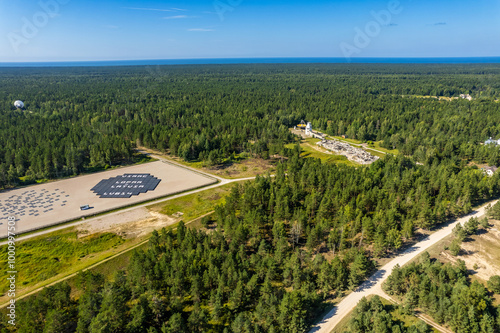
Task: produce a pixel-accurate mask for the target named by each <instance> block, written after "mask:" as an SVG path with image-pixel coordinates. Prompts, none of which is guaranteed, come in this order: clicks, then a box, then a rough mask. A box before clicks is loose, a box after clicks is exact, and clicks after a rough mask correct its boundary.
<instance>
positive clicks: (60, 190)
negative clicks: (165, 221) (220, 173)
mask: <svg viewBox="0 0 500 333" xmlns="http://www.w3.org/2000/svg"><path fill="white" fill-rule="evenodd" d="M125 173H149V174H151V175H153V176H154V177H157V178H159V179H161V182H160V183H159V184H158V186H157V187H156V189H155V190H154V191H148V192H147V193H141V194H139V195H137V196H132V197H130V198H99V196H97V195H96V194H95V193H93V192H92V191H91V188H92V187H94V186H95V185H96V184H98V183H99V182H100V181H101V180H103V179H107V178H110V177H116V176H119V175H123V174H125ZM216 182H217V180H216V179H214V178H210V177H208V176H205V175H202V174H200V173H196V172H193V171H190V170H188V169H185V168H182V167H179V166H176V165H173V164H170V163H166V162H165V161H157V162H152V163H146V164H141V165H136V166H131V167H125V168H119V169H115V170H111V171H105V172H100V173H95V174H92V175H85V176H81V177H76V178H71V179H65V180H60V181H55V182H51V183H47V184H40V185H33V186H29V187H24V188H20V189H15V190H11V191H5V192H1V193H0V223H2V224H1V225H0V237H5V236H6V235H7V224H8V220H7V219H8V218H9V217H11V218H15V219H16V225H15V227H16V233H22V232H26V231H29V230H35V229H40V228H43V227H47V226H51V225H56V224H59V223H62V222H66V221H71V220H75V219H81V218H83V217H86V216H91V215H95V214H98V213H103V212H106V211H109V210H113V209H117V208H121V207H125V206H129V205H132V204H136V203H140V202H144V201H148V200H152V199H156V198H161V197H165V196H168V195H171V194H175V193H179V192H184V191H187V190H191V189H194V188H198V187H202V186H206V185H210V184H213V183H216ZM81 205H89V206H90V207H92V209H89V210H86V211H81V210H80V206H81Z"/></svg>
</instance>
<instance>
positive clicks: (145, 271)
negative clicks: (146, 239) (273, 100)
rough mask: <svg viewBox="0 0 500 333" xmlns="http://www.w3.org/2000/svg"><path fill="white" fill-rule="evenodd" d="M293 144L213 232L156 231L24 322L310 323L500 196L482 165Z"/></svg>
mask: <svg viewBox="0 0 500 333" xmlns="http://www.w3.org/2000/svg"><path fill="white" fill-rule="evenodd" d="M288 153H289V156H288V159H287V160H285V161H284V162H283V163H282V164H279V165H278V168H277V172H276V175H275V176H274V177H258V178H257V179H256V180H255V181H254V182H248V183H246V184H245V185H237V186H235V187H233V189H232V191H231V194H230V195H229V197H227V199H226V202H225V204H223V205H220V206H218V207H217V209H216V212H215V214H214V215H213V216H212V218H211V220H210V221H208V222H207V223H206V224H207V225H208V230H206V231H196V230H188V229H186V228H185V227H184V225H183V224H181V225H180V226H179V228H178V229H177V231H176V232H172V231H165V230H163V231H162V232H160V233H154V234H153V236H152V237H151V239H150V246H149V248H148V249H147V250H146V251H138V252H136V253H135V254H134V256H133V257H132V260H131V262H130V264H129V266H128V268H127V269H126V271H125V272H117V274H116V276H115V278H114V281H113V282H110V281H105V280H104V279H103V277H102V276H99V275H97V276H95V275H93V274H90V273H87V274H84V275H82V277H81V282H80V287H79V292H80V293H82V294H81V296H80V297H79V298H78V299H74V298H73V297H71V293H70V292H71V288H70V287H69V286H67V285H65V284H62V285H58V286H55V287H51V288H48V289H46V290H45V291H44V292H42V293H41V294H40V295H38V296H36V297H32V298H30V299H28V300H23V301H20V302H19V304H18V308H19V309H20V313H19V321H18V323H19V326H18V329H19V332H42V331H44V332H90V333H95V332H198V331H199V332H290V333H291V332H305V331H306V329H307V327H308V326H309V325H310V324H311V323H312V322H313V321H314V320H315V319H317V316H318V314H320V313H321V311H322V309H323V308H324V304H325V303H324V301H326V300H329V299H332V298H334V297H336V296H338V295H341V293H342V292H343V291H346V290H349V289H353V288H355V287H356V286H358V285H359V284H360V283H361V282H363V281H364V279H365V278H366V277H367V275H369V274H370V273H371V272H372V271H373V269H374V263H373V261H372V259H371V258H372V257H374V256H375V257H376V256H383V255H384V254H386V253H387V252H391V251H394V250H397V249H399V248H400V247H401V246H403V245H404V243H405V242H406V241H408V240H410V239H411V237H412V236H413V232H414V230H415V228H416V227H424V228H429V227H431V226H433V225H435V224H436V223H439V222H441V221H444V220H445V219H446V218H447V217H450V216H456V215H461V214H464V213H466V212H468V211H469V210H470V208H471V205H472V204H473V203H474V200H473V199H472V198H476V200H479V199H487V198H489V197H491V196H498V195H499V194H500V192H499V191H500V187H499V185H500V178H499V176H498V175H495V176H493V177H484V176H483V175H482V172H481V171H480V170H477V169H473V168H465V169H463V170H460V169H458V168H456V167H454V166H453V165H448V164H446V163H441V164H439V165H437V164H436V165H431V166H425V165H423V166H418V165H415V164H413V163H412V162H411V160H410V159H408V158H406V157H403V156H401V155H400V156H398V157H392V156H389V155H388V156H387V157H386V158H384V159H382V160H379V161H377V162H375V163H374V164H372V165H371V166H370V167H368V168H361V169H356V168H352V167H346V166H335V165H328V164H322V163H321V161H320V160H315V159H302V158H300V157H299V151H298V149H296V150H294V151H289V152H288ZM450 163H451V162H450ZM433 267H434V266H433ZM439 276H440V275H439ZM455 277H457V278H459V277H460V276H459V275H458V273H457V274H456V275H455ZM54 304H55V306H54ZM373 306H375V305H373ZM374 311H375V310H374ZM34 314H37V315H34ZM380 315H383V313H382V314H380ZM381 318H382V317H381ZM391 325H392V324H391ZM396 326H397V325H396ZM424 328H425V327H424ZM356 332H359V331H356ZM377 332H378V331H377ZM381 332H382V331H381ZM408 332H425V330H423V331H422V330H420V328H418V327H414V328H412V329H410V330H408Z"/></svg>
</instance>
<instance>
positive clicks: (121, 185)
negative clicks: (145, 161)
mask: <svg viewBox="0 0 500 333" xmlns="http://www.w3.org/2000/svg"><path fill="white" fill-rule="evenodd" d="M160 181H161V179H158V178H156V177H154V176H152V175H150V174H149V173H126V174H124V175H121V176H117V177H113V178H109V179H103V180H101V181H100V182H99V184H97V185H96V186H94V187H93V188H92V189H91V191H93V192H94V193H95V194H97V195H98V196H99V198H130V197H131V196H133V195H139V194H141V193H146V192H148V191H154V190H155V189H156V187H157V186H158V184H159V183H160Z"/></svg>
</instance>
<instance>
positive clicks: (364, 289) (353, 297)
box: [309, 200, 498, 333]
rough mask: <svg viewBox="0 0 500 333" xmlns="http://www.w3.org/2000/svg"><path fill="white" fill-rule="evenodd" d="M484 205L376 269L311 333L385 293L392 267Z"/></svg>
mask: <svg viewBox="0 0 500 333" xmlns="http://www.w3.org/2000/svg"><path fill="white" fill-rule="evenodd" d="M497 201H498V200H494V201H491V202H489V203H488V204H491V205H494V204H495V203H496V202H497ZM488 204H486V205H484V206H482V207H480V208H479V209H477V210H475V211H473V212H472V213H470V214H468V215H466V216H464V217H462V218H459V219H457V220H455V221H453V222H451V223H450V224H448V225H447V226H445V227H443V228H442V229H439V230H438V231H436V232H435V233H433V234H432V235H430V236H428V237H426V238H424V239H423V240H422V241H420V242H418V243H416V244H415V245H413V246H412V247H410V248H408V249H406V250H405V251H404V252H402V253H401V254H400V255H398V256H397V257H396V258H394V259H393V260H391V261H390V262H389V263H387V264H386V265H384V266H383V267H382V268H381V269H379V270H378V271H376V272H375V273H374V274H373V275H372V276H371V277H370V278H369V279H368V280H367V281H365V282H364V283H363V284H362V285H361V286H360V287H358V289H356V290H355V291H354V292H352V293H351V294H349V295H348V296H347V297H346V298H344V299H343V300H342V301H341V302H340V303H339V304H337V306H335V307H334V308H333V309H332V310H331V311H330V312H328V313H327V314H326V315H325V316H324V317H323V319H321V321H320V322H319V323H317V324H316V325H315V326H313V327H312V328H311V330H310V331H309V333H330V332H331V331H332V330H333V329H334V328H335V326H336V325H337V324H338V323H339V322H340V321H341V320H342V319H343V318H344V317H345V316H346V315H347V314H348V313H349V312H351V310H352V309H354V307H355V306H356V305H357V304H358V302H359V301H360V300H361V299H362V298H363V297H366V296H369V295H372V294H377V295H381V294H383V291H382V283H383V282H384V281H385V280H386V279H387V277H389V275H390V274H391V272H392V269H393V268H394V267H395V266H396V265H399V266H403V265H405V264H406V263H408V262H409V261H411V260H412V259H414V258H415V257H416V256H418V255H419V254H421V253H423V252H424V251H425V250H427V249H428V248H429V247H431V246H433V245H434V244H436V243H438V242H439V241H440V240H442V239H443V238H445V237H446V236H448V235H450V234H451V233H452V230H453V228H454V227H455V226H456V225H457V224H458V223H461V224H464V223H465V222H467V221H468V220H469V219H470V218H471V217H480V216H482V215H484V214H485V208H486V206H487V205H488Z"/></svg>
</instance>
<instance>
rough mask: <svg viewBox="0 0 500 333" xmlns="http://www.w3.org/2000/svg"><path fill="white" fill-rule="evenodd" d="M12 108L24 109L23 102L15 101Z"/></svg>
mask: <svg viewBox="0 0 500 333" xmlns="http://www.w3.org/2000/svg"><path fill="white" fill-rule="evenodd" d="M14 106H15V107H16V108H18V109H22V108H24V103H23V101H19V100H17V101H15V102H14Z"/></svg>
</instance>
